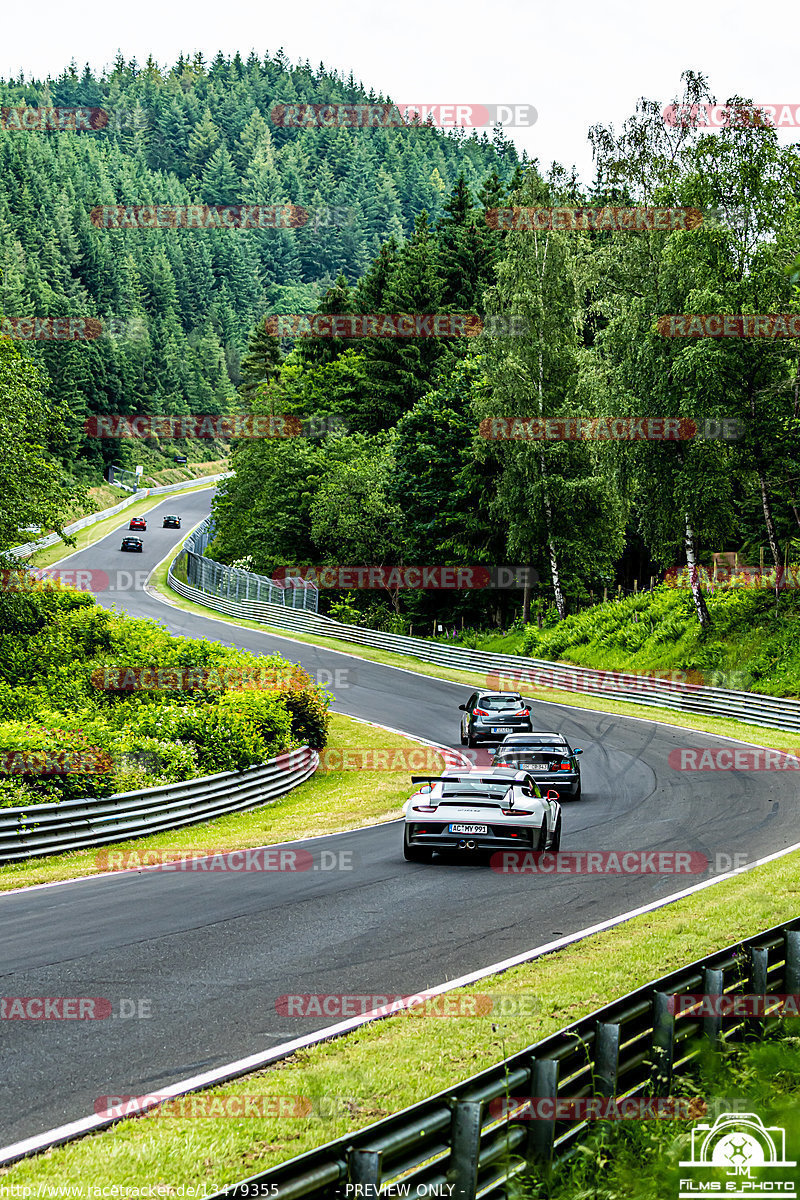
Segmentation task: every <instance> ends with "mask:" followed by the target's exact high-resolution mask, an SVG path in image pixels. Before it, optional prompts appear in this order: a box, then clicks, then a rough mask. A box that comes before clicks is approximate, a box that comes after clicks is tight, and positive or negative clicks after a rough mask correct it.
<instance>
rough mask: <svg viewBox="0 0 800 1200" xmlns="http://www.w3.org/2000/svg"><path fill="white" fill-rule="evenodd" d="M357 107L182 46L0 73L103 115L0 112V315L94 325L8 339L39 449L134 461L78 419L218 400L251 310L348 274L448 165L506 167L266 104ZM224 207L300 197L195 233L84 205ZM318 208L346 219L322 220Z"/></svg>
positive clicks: (218, 406)
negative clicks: (164, 54)
mask: <svg viewBox="0 0 800 1200" xmlns="http://www.w3.org/2000/svg"><path fill="white" fill-rule="evenodd" d="M375 99H377V98H376V97H375V96H374V95H372V94H370V95H367V94H366V93H365V92H364V90H363V89H362V88H361V87H359V85H358V84H357V83H356V81H355V80H354V79H353V78H352V77H351V78H349V79H345V78H343V77H341V76H339V75H337V74H336V73H331V72H328V71H326V70H325V69H324V68H323V67H322V66H320V68H319V69H318V70H316V71H314V70H312V68H311V67H310V65H309V64H308V63H306V64H304V65H301V66H297V67H292V66H291V65H290V63H289V62H288V60H287V59H286V58H285V57H284V55H283V54H282V53H278V54H277V55H275V56H274V57H270V56H265V57H264V58H261V59H259V58H258V57H257V56H256V55H255V54H251V55H250V56H249V57H248V58H247V59H246V61H245V60H243V59H242V58H241V57H240V56H239V55H236V56H234V58H233V59H226V58H224V57H223V56H222V55H221V54H220V55H217V57H216V58H215V59H214V61H213V62H212V63H208V64H207V63H205V62H204V61H203V60H202V56H196V57H195V58H194V59H193V60H192V61H189V60H185V59H179V61H178V62H177V63H176V64H175V65H174V66H173V67H171V68H169V69H161V68H159V67H158V66H156V65H155V64H154V63H153V62H152V60H151V61H148V63H147V65H145V66H143V67H142V66H139V65H137V64H136V62H133V61H132V62H125V61H124V60H123V59H122V58H119V59H118V61H117V62H116V63H115V65H114V68H113V70H111V71H110V72H109V73H108V74H107V75H104V76H102V77H100V78H98V77H96V76H94V75H93V74H92V73H91V72H90V71H89V70H88V68H87V69H86V70H84V71H83V73H82V74H79V73H78V72H77V71H76V69H75V66H74V64H73V66H72V67H71V68H69V69H68V70H66V71H65V72H64V73H63V74H62V75H61V76H60V78H58V79H55V80H49V81H45V82H36V81H33V82H31V81H25V80H23V79H20V80H16V81H14V80H10V81H6V82H0V106H3V108H4V109H5V110H6V111H8V110H11V111H12V113H13V110H15V109H16V110H19V109H20V108H22V107H32V108H37V109H41V108H50V107H51V106H54V107H56V108H62V109H63V108H75V107H87V108H97V109H101V110H103V112H104V113H105V114H106V115H107V120H106V123H105V124H103V125H101V126H99V127H98V128H96V129H91V130H78V131H77V132H71V131H69V130H64V131H57V130H53V131H48V132H39V131H33V132H31V131H25V130H19V131H16V130H15V129H14V128H13V121H11V120H9V121H6V122H5V128H4V129H3V130H2V132H0V319H2V318H3V317H5V318H19V317H31V316H38V317H65V316H70V317H84V318H85V317H96V318H99V320H100V321H101V322H102V324H103V335H102V336H101V337H99V338H97V339H96V340H92V341H89V342H71V343H63V342H62V343H48V342H27V343H25V345H24V348H23V352H24V356H25V358H26V359H33V360H34V361H35V362H36V364H37V365H38V367H39V368H40V369H41V370H43V371H44V372H45V381H44V383H45V389H46V395H47V397H48V400H49V403H50V405H51V407H52V410H53V417H54V422H53V426H52V431H51V435H50V438H49V442H48V445H49V449H50V451H51V452H52V454H53V455H54V457H55V458H56V459H57V460H58V461H59V462H60V463H61V464H62V466H63V467H64V468H65V470H66V472H67V474H68V476H72V477H75V478H77V479H83V480H86V481H87V482H97V481H98V479H99V476H100V475H101V473H102V471H103V467H104V465H105V464H106V463H108V462H110V461H116V462H119V461H121V460H122V461H123V462H126V461H138V460H136V459H134V457H133V455H132V452H131V447H130V446H129V445H128V446H126V445H125V444H124V443H123V444H122V445H120V444H119V443H112V442H109V441H106V442H103V441H99V440H97V439H87V438H86V437H85V435H84V424H85V421H86V420H87V418H89V417H91V416H93V415H97V414H104V413H108V412H113V413H123V414H134V413H141V412H146V413H168V414H186V413H220V412H224V411H226V410H227V409H228V408H230V406H231V405H232V404H234V403H235V401H236V389H237V387H238V386H239V384H240V383H241V381H242V375H241V359H242V355H243V353H244V351H245V349H246V346H247V339H248V335H249V333H250V330H251V328H252V327H253V326H254V324H255V323H256V321H257V320H259V319H261V318H263V316H264V314H266V313H271V312H276V313H278V312H294V311H308V310H313V309H314V308H315V307H316V305H317V302H318V299H319V297H320V295H321V294H322V292H323V291H324V290H325V289H326V288H327V287H329V286H331V285H332V283H333V282H334V280H335V279H336V278H337V276H338V275H339V274H343V275H345V276H346V277H347V278H348V279H349V280H351V281H355V280H357V279H358V278H360V277H361V276H362V275H363V274H364V273H365V272H366V271H368V270H369V268H370V266H371V264H372V262H373V260H374V259H375V257H376V256H377V255H378V254H379V253H380V250H381V247H382V245H383V244H384V243H385V242H386V241H387V240H388V239H389V238H391V237H394V238H396V239H397V240H402V239H403V238H404V237H407V236H408V235H409V234H410V233H411V232H412V231H413V229H414V223H415V221H416V219H417V217H418V216H419V215H420V214H421V213H422V212H423V211H425V212H427V213H428V214H430V215H431V217H435V215H436V214H437V213H439V212H440V211H441V209H442V205H443V203H444V201H445V200H446V199H447V196H448V195H449V193H450V191H451V190H452V188H453V186H454V185H455V183H456V181H457V179H458V178H459V176H461V175H463V176H464V177H465V179H466V180H467V182H468V184H469V185H470V186H471V187H476V188H477V187H479V186H480V185H481V184H482V183H483V181H484V180H485V179H487V178H490V177H493V176H496V177H498V178H499V179H500V180H502V181H504V182H505V181H510V180H511V179H512V177H513V176H514V174H515V171H516V170H517V168H518V160H517V155H516V151H515V150H514V147H513V145H511V144H510V143H508V142H506V141H505V139H504V138H503V136H502V133H500V132H499V131H498V132H497V133H496V134H495V135H494V136H493V137H490V136H488V135H487V134H486V133H485V132H482V133H480V134H473V135H472V136H471V137H469V138H467V137H464V135H463V134H462V133H460V132H456V131H454V132H450V133H448V132H443V131H440V130H436V129H433V128H417V129H403V128H399V129H398V128H386V129H371V130H368V131H366V133H365V132H364V131H361V130H351V129H339V130H320V129H316V130H302V129H293V128H282V127H280V126H278V125H276V124H275V123H274V122H272V121H271V119H270V113H271V110H272V109H273V107H274V106H275V105H276V104H281V103H294V102H309V103H310V102H320V101H323V100H324V101H327V100H335V101H339V102H343V103H349V102H355V103H359V102H361V103H363V102H365V101H367V102H368V101H371V100H375ZM237 201H238V202H242V203H251V204H259V205H267V206H269V205H276V204H282V203H287V204H293V205H298V206H305V207H306V208H307V209H308V210H309V212H311V213H314V214H317V219H311V220H309V221H308V222H307V223H306V224H305V225H304V226H303V227H302V228H296V229H295V228H290V229H233V230H223V229H213V228H212V229H204V230H200V231H193V230H187V229H183V230H145V229H132V230H125V229H119V230H116V229H98V228H96V227H95V225H94V224H92V220H91V212H92V210H93V209H94V208H95V207H96V206H98V205H152V204H169V205H188V204H207V205H218V204H230V203H235V202H237ZM327 208H336V209H338V210H339V212H340V213H346V214H347V217H346V220H343V221H341V222H340V223H339V224H337V225H336V226H333V227H329V226H328V225H327V224H325V219H326V218H325V215H324V212H325V210H326V209H327ZM319 214H323V215H322V216H321V217H320V216H319ZM19 345H21V343H20V344H19ZM197 449H199V450H200V452H201V453H202V447H199V448H197ZM65 483H66V486H67V488H68V486H69V479H67V480H66V481H65Z"/></svg>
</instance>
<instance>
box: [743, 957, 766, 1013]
mask: <svg viewBox="0 0 800 1200" xmlns="http://www.w3.org/2000/svg"><path fill="white" fill-rule="evenodd" d="M768 965H769V951H768V950H767V948H766V946H751V947H750V991H751V993H752V995H754V996H758V998H759V999H760V1000H761V1016H758V1017H748V1018H747V1019H746V1021H745V1029H747V1030H748V1032H752V1033H757V1032H759V1031H760V1030H761V1029H762V1027H763V1024H764V1009H765V1007H766V1003H765V1001H764V997H765V996H766V994H767V967H768Z"/></svg>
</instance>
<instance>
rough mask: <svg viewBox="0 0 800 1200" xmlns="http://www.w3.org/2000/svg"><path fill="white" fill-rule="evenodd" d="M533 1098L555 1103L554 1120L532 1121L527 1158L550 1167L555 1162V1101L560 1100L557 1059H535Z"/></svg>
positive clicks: (532, 1074) (533, 1060) (532, 1076)
mask: <svg viewBox="0 0 800 1200" xmlns="http://www.w3.org/2000/svg"><path fill="white" fill-rule="evenodd" d="M531 1062H532V1064H533V1066H532V1070H531V1079H532V1086H531V1097H532V1099H534V1100H552V1101H553V1109H554V1112H553V1119H552V1120H541V1121H540V1120H531V1121H530V1122H529V1128H528V1142H527V1156H528V1158H529V1159H531V1160H533V1161H534V1162H538V1163H544V1164H545V1165H548V1166H549V1164H550V1163H552V1161H553V1142H554V1140H555V1132H556V1119H555V1101H556V1099H557V1098H558V1074H559V1070H560V1066H561V1064H560V1063H559V1061H558V1059H557V1058H533V1059H532V1060H531Z"/></svg>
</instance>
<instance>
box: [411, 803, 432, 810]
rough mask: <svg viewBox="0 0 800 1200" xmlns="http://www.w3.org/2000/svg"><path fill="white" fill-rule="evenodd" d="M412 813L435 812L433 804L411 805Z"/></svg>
mask: <svg viewBox="0 0 800 1200" xmlns="http://www.w3.org/2000/svg"><path fill="white" fill-rule="evenodd" d="M411 807H412V808H413V810H414V812H436V805H435V804H412V805H411Z"/></svg>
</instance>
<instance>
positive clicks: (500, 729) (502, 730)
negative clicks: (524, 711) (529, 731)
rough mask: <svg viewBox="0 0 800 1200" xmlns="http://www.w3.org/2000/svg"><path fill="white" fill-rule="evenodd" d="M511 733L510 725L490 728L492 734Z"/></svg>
mask: <svg viewBox="0 0 800 1200" xmlns="http://www.w3.org/2000/svg"><path fill="white" fill-rule="evenodd" d="M511 732H512V729H511V726H510V725H493V726H492V733H511Z"/></svg>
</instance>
